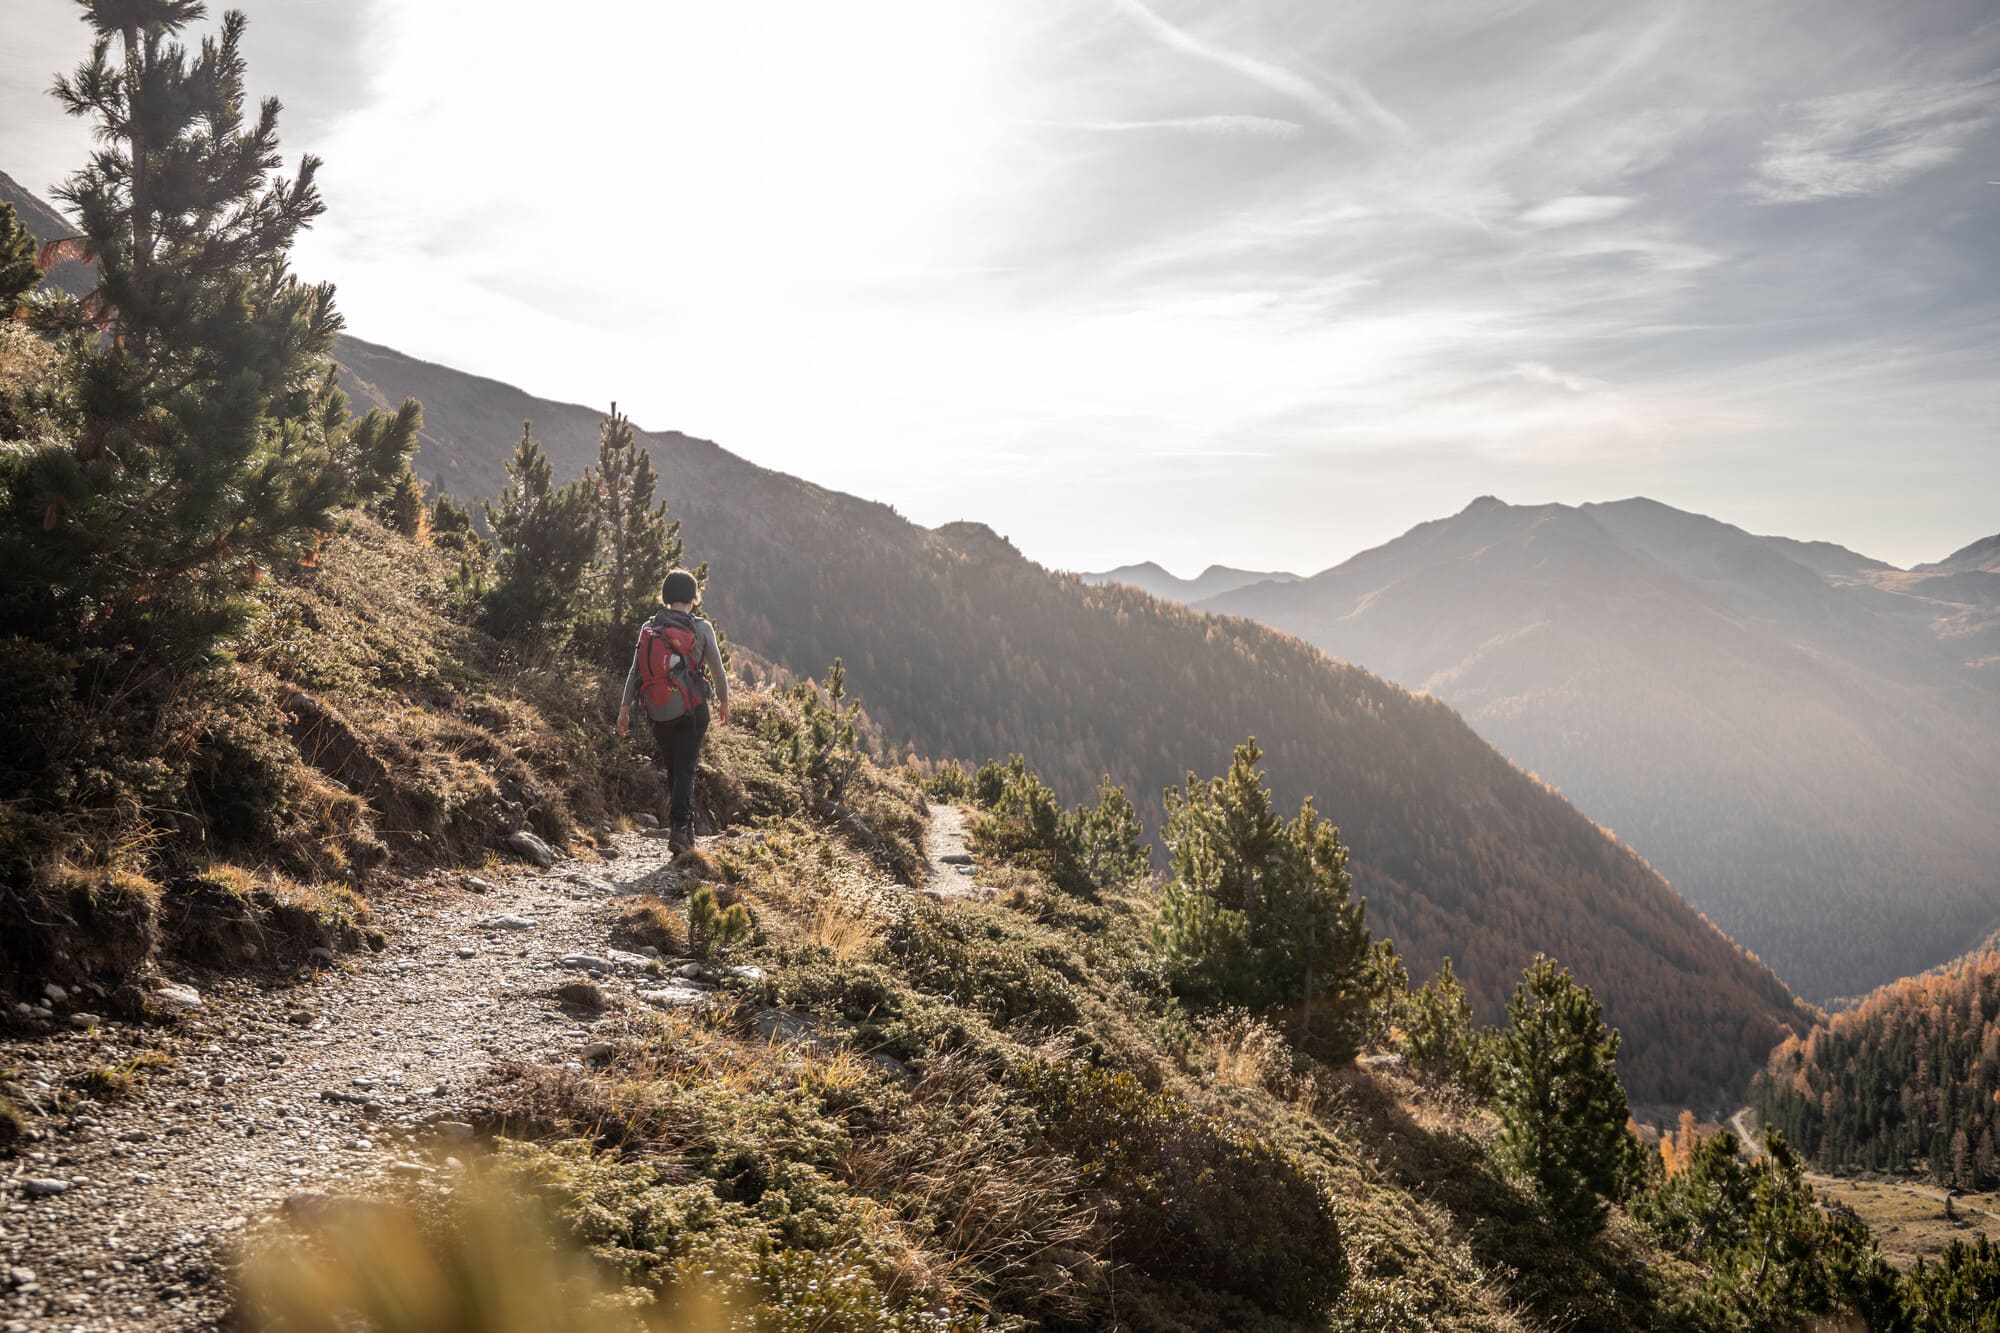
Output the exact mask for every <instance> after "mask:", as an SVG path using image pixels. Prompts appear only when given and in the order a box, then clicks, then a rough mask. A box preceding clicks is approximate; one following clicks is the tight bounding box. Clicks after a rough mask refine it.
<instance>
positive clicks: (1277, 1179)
mask: <svg viewBox="0 0 2000 1333" xmlns="http://www.w3.org/2000/svg"><path fill="white" fill-rule="evenodd" d="M1012 1082H1013V1085H1014V1087H1015V1088H1016V1089H1017V1091H1018V1092H1019V1094H1020V1095H1021V1097H1022V1098H1023V1099H1024V1100H1025V1101H1026V1103H1027V1104H1028V1105H1030V1106H1032V1107H1033V1108H1034V1109H1035V1110H1036V1112H1037V1114H1038V1115H1039V1116H1040V1117H1041V1122H1042V1125H1043V1132H1044V1134H1045V1136H1046V1140H1047V1142H1048V1144H1049V1146H1050V1147H1051V1148H1052V1149H1054V1150H1055V1151H1058V1152H1061V1153H1064V1154H1067V1155H1068V1156H1069V1157H1071V1158H1072V1159H1074V1160H1075V1162H1076V1164H1077V1168H1078V1170H1079V1171H1080V1172H1081V1175H1082V1178H1083V1180H1084V1181H1085V1182H1086V1183H1087V1184H1088V1185H1090V1187H1091V1188H1092V1189H1093V1190H1095V1191H1096V1192H1097V1193H1098V1196H1099V1197H1100V1199H1101V1200H1102V1202H1103V1206H1104V1209H1105V1214H1104V1223H1105V1225H1107V1226H1109V1227H1110V1228H1111V1229H1112V1230H1113V1231H1114V1233H1115V1236H1116V1241H1115V1245H1114V1247H1113V1249H1114V1252H1115V1253H1116V1254H1117V1255H1118V1258H1119V1260H1120V1262H1122V1263H1127V1264H1130V1265H1132V1266H1133V1267H1135V1268H1137V1269H1139V1270H1140V1271H1142V1272H1144V1273H1146V1274H1147V1275H1149V1276H1150V1277H1152V1278H1154V1279H1156V1280H1159V1281H1163V1282H1188V1283H1193V1284H1196V1285H1199V1286H1203V1287H1207V1288H1210V1289H1213V1290H1216V1291H1221V1292H1226V1293H1229V1294H1231V1295H1234V1296H1237V1297H1240V1298H1242V1299H1243V1300H1245V1301H1248V1302H1250V1303H1252V1304H1253V1305H1256V1306H1257V1307H1259V1308H1261V1309H1263V1310H1265V1311H1268V1312H1269V1313H1271V1314H1275V1315H1279V1316H1282V1317H1286V1318H1293V1319H1321V1318H1324V1317H1325V1316H1326V1315H1327V1314H1328V1313H1330V1312H1331V1310H1332V1309H1333V1306H1334V1302H1335V1301H1336V1300H1338V1299H1339V1297H1340V1294H1341V1292H1342V1290H1343V1288H1344V1287H1345V1285H1346V1281H1347V1260H1346V1256H1345V1254H1344V1252H1343V1250H1342V1246H1341V1235H1340V1225H1339V1221H1338V1219H1337V1217H1336V1216H1335V1212H1334V1206H1333V1198H1332V1193H1331V1190H1330V1189H1329V1187H1328V1185H1327V1183H1326V1181H1325V1180H1323V1179H1322V1178H1321V1177H1320V1176H1319V1175H1318V1174H1317V1172H1316V1171H1315V1170H1314V1169H1313V1168H1312V1166H1311V1165H1309V1164H1308V1163H1307V1162H1305V1161H1303V1160H1301V1159H1299V1158H1297V1157H1294V1156H1293V1155H1291V1154H1290V1153H1288V1152H1286V1151H1284V1150H1282V1149H1280V1148H1278V1147H1276V1146H1274V1145H1273V1144H1271V1143H1269V1142H1267V1141H1265V1140H1263V1139H1261V1138H1258V1137H1257V1136H1255V1135H1253V1134H1251V1133H1249V1132H1247V1131H1245V1130H1243V1129H1241V1128H1239V1127H1237V1126H1235V1125H1233V1124H1231V1123H1229V1122H1228V1121H1226V1120H1223V1119H1221V1118H1219V1117H1216V1116H1213V1115H1208V1114H1204V1113H1202V1112H1200V1111H1197V1110H1196V1109H1195V1108H1194V1107H1192V1106H1190V1105H1188V1104H1187V1102H1186V1101H1184V1100H1183V1099H1182V1098H1181V1097H1179V1096H1178V1095H1176V1094H1174V1093H1172V1092H1167V1091H1158V1092H1155V1091H1149V1090H1147V1089H1146V1087H1144V1086H1143V1085H1142V1084H1141V1083H1140V1082H1139V1080H1138V1079H1136V1078H1134V1077H1133V1076H1132V1075H1131V1074H1129V1073H1124V1072H1112V1071H1108V1070H1102V1069H1093V1068H1090V1067H1088V1066H1085V1065H1080V1064H1076V1063H1073V1062H1036V1063H1030V1064H1026V1065H1023V1066H1021V1067H1019V1068H1017V1069H1016V1070H1015V1071H1014V1073H1013V1076H1012Z"/></svg>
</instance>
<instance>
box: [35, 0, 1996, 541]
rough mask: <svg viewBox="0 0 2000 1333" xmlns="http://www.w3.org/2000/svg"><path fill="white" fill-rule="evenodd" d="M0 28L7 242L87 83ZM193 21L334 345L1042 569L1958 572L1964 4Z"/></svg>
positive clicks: (1971, 191) (1968, 79)
mask: <svg viewBox="0 0 2000 1333" xmlns="http://www.w3.org/2000/svg"><path fill="white" fill-rule="evenodd" d="M7 4H8V10H9V14H8V21H7V27H8V42H7V44H6V45H5V46H4V47H0V169H4V170H6V171H8V172H9V173H10V174H12V175H14V176H15V177H16V178H17V179H18V180H20V181H21V182H22V183H23V184H24V185H27V186H28V187H29V188H31V189H36V190H38V191H42V192H44V193H45V194H46V192H47V191H48V190H49V189H50V188H51V187H52V186H53V185H54V184H56V183H57V182H58V181H60V180H61V179H62V178H63V176H65V175H66V174H67V173H68V171H70V170H71V169H73V168H74V166H75V165H76V164H77V163H78V161H79V160H80V159H81V158H82V156H83V154H84V153H85V152H86V151H87V150H88V147H89V139H88V135H87V133H86V132H85V127H83V126H81V125H79V124H77V123H76V122H72V121H69V120H67V119H66V118H65V117H63V116H62V114H61V113H60V111H59V109H58V108H57V107H56V105H55V103H54V102H53V101H52V100H51V99H49V98H48V97H46V96H45V90H46V88H47V87H48V84H49V82H50V80H51V78H52V77H53V75H54V73H55V72H56V71H57V70H59V69H65V68H68V67H70V66H72V65H74V64H75V63H76V62H77V60H79V59H80V58H81V57H82V55H83V53H84V49H85V46H86V45H87V39H86V33H85V29H84V28H83V26H82V24H81V23H80V22H78V21H77V18H76V11H75V9H74V6H73V4H72V3H71V0H7ZM240 7H241V8H242V9H244V10H245V11H246V13H247V14H248V15H249V18H250V30H249V35H248V38H247V54H248V58H249V62H250V70H251V78H252V83H253V86H254V88H255V90H256V91H257V92H259V93H260V94H275V95H277V96H279V97H281V98H282V99H283V101H284V103H285V106H286V111H285V114H284V116H283V117H282V119H281V121H280V129H281V133H282V135H283V139H284V145H285V148H286V151H287V153H288V154H292V155H296V154H297V153H300V152H312V153H316V154H318V155H320V156H321V157H323V158H324V159H325V161H326V166H325V167H324V169H323V172H322V175H321V184H322V189H323V191H324V194H325V196H326V200H327V203H328V206H329V211H328V214H327V216H326V217H325V218H324V219H322V221H321V222H320V224H319V225H318V226H317V227H316V229H315V230H314V231H313V232H312V233H311V234H310V235H309V236H308V237H307V238H306V239H305V240H304V241H303V242H302V243H301V244H300V246H299V247H298V249H297V251H296V253H295V266H296V267H297V268H298V269H299V270H300V271H301V272H302V273H304V274H305V275H307V276H309V277H312V278H315V279H319V278H325V279H331V280H333V281H334V282H336V283H337V284H338V286H339V301H340V306H341V308H342V310H343V311H344V313H345V315H346V317H347V322H348V327H349V330H350V331H351V332H353V333H355V334H356V335H358V336H360V337H363V338H367V339H369V340H372V341H376V342H381V343H386V344H389V345H390V346H393V347H396V348H398V349H399V350H402V351H405V352H408V353H411V354H413V355H417V356H420V357H424V358H426V359H430V360H435V361H440V362H443V363H445V364H448V365H452V366H455V367H459V368H461V369H465V370H469V371H474V372H477V373H480V374H485V375H491V376H494V377H496V378H499V379H502V380H506V381H509V382H511V383H514V384H517V385H519V386H521V387H522V388H525V389H527V390H529V391H530V392H533V393H536V394H539V395H541V396H544V397H550V398H558V399H563V400H567V401H574V402H583V403H590V404H603V403H608V402H610V401H612V400H613V399H615V400H617V401H618V402H619V404H620V405H621V406H622V407H624V408H625V410H627V411H628V412H629V413H630V414H631V415H632V416H633V417H634V418H635V419H636V420H637V421H638V422H639V423H640V424H641V425H642V426H644V427H646V428H649V429H678V430H684V431H686V432H688V433H689V434H693V435H698V436H702V437H705V438H709V439H713V440H716V441H717V442H719V443H721V444H722V445H724V446H725V447H727V448H729V449H731V450H732V451H734V452H736V453H738V454H741V455H744V456H746V457H748V458H751V459H753V460H754V461H756V462H758V463H761V464H764V465H766V466H770V467H775V468H779V469H782V470H785V471H789V472H794V473H797V474H800V475H803V476H806V477H808V478H810V479H812V480H814V481H818V482H821V483H824V484H827V485H832V486H836V487H838V488H840V489H842V490H847V491H852V492H855V493H857V494H861V495H865V496H868V497H870V498H873V499H878V500H883V501H886V502H888V503H890V504H893V505H895V506H896V507H897V508H898V509H899V510H900V511H901V512H902V513H903V514H905V515H907V516H908V517H910V518H913V519H915V520H916V521H918V522H921V523H925V524H937V523H942V522H948V521H951V520H954V519H960V518H974V519H980V520H983V521H985V522H988V523H990V524H991V525H992V526H993V527H995V528H996V529H997V530H999V531H1000V532H1002V533H1003V534H1005V535H1007V536H1009V537H1010V538H1012V539H1013V540H1014V541H1015V542H1016V544H1017V545H1019V546H1020V547H1021V548H1022V549H1023V550H1024V551H1025V552H1026V553H1027V554H1029V555H1030V556H1032V557H1034V558H1036V559H1039V560H1042V561H1043V562H1045V563H1048V564H1050V565H1054V566H1058V567H1065V568H1074V569H1098V568H1106V567H1109V566H1112V565H1117V564H1122V563H1126V562H1128V561H1136V560H1142V559H1154V560H1158V561H1160V562H1161V563H1162V564H1164V565H1166V566H1167V567H1169V568H1170V569H1173V570H1175V571H1177V572H1179V573H1182V574H1191V573H1193V572H1195V571H1196V570H1198V569H1200V568H1201V567H1203V566H1204V565H1206V564H1208V563H1210V562H1221V563H1226V564H1234V565H1239V566H1245V567H1249V568H1259V569H1276V568H1286V569H1293V570H1298V571H1301V572H1310V571H1313V570H1317V569H1320V568H1324V567H1326V566H1328V565H1331V564H1334V563H1336V562H1338V561H1339V560H1341V559H1343V558H1345V557H1346V556H1348V555H1350V554H1352V553H1353V552H1355V551H1357V550H1360V549H1363V548H1366V547H1369V546H1373V545H1376V544H1378V543H1380V542H1382V541H1385V540H1388V539H1389V538H1392V537H1394V536H1395V535H1397V534H1398V533H1401V532H1402V531H1404V530H1406V529H1407V528H1409V527H1411V526H1412V525H1414V524H1416V523H1418V522H1422V521H1424V520H1427V519H1431V518H1436V517H1439V516H1441V515H1443V514H1445V513H1449V512H1453V511H1456V510H1457V509H1459V508H1462V507H1463V506H1464V505H1465V504H1466V503H1467V502H1468V501H1469V500H1471V499H1472V498H1473V497H1475V496H1478V495H1481V494H1495V495H1498V496H1500V497H1501V498H1503V499H1506V500H1509V501H1513V502H1517V503H1540V502H1545V501H1565V502H1581V501H1587V500H1610V499H1618V498H1623V497H1626V496H1630V495H1642V494H1643V495H1648V496H1651V497H1653V498H1655V499H1658V500H1662V501H1665V502H1667V503H1669V504H1674V505H1678V506H1680V507H1682V508H1686V509H1692V510H1696V511H1699V512H1702V513H1707V514H1711V515H1713V516H1715V517H1718V518H1721V519H1724V520H1726V521H1729V522H1733V523H1737V524H1740V525H1742V526H1744V527H1746V528H1749V529H1751V530H1753V531H1759V532H1771V533H1780V534H1784V535H1788V536H1796V537H1801V538H1812V539H1822V540H1830V541H1836V542H1840V543H1842V544H1844V545H1847V546H1850V547H1853V548H1855V549H1857V550H1861V551H1864V552H1866V553H1868V554H1870V555H1873V556H1876V557H1878V558H1881V559H1885V560H1889V561H1892V562H1894V563H1897V564H1910V563H1914V562H1917V561H1922V560H1930V559H1936V558H1939V557H1941V556H1943V555H1945V554H1946V553H1948V552H1949V551H1951V550H1953V549H1956V548H1957V547H1959V546H1962V545H1964V544H1966V543H1967V542H1970V541H1972V540H1974V539H1976V538H1978V537H1982V536H1985V535H1988V534H1991V533H1994V532H1996V531H2000V184H1995V182H2000V6H1995V5H1993V4H1992V3H1991V2H1990V0H1901V2H1900V3H1897V4H1893V5H1892V4H1883V3H1880V2H1879V0H1759V2H1758V3H1756V4H1744V3H1742V2H1741V0H1729V2H1728V3H1723V2H1721V0H1682V2H1678V3H1661V2H1658V0H1632V2H1630V3H1625V4H1617V5H1607V4H1603V3H1601V0H1544V2H1542V3H1529V2H1525V0H1423V2H1422V3H1412V4H1405V3H1390V0H1374V2H1373V3H1352V2H1349V3H1337V2H1334V0H1291V2H1289V3H1273V2H1269V0H1231V2H1230V3H1226V4H1224V3H1202V4H1197V3H1192V2H1190V0H1004V3H1003V2H1001V0H979V2H975V0H850V3H846V4H841V5H833V4H828V3H825V0H732V2H731V3H729V4H714V3H699V4H697V3H686V2H684V0H568V2H567V3H565V4H563V5H561V6H549V5H547V4H543V3H536V4H528V3H518V2H517V0H394V2H393V3H391V2H390V0H242V3H241V4H240ZM668 481H669V484H671V478H669V479H668Z"/></svg>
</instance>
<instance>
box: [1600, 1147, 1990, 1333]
mask: <svg viewBox="0 0 2000 1333" xmlns="http://www.w3.org/2000/svg"><path fill="white" fill-rule="evenodd" d="M1764 1150H1765V1151H1764V1155H1763V1156H1762V1157H1761V1158H1759V1159H1757V1160H1755V1161H1746V1160H1744V1158H1743V1157H1742V1156H1741V1155H1740V1154H1739V1152H1738V1144H1737V1140H1736V1136H1735V1135H1734V1134H1731V1133H1729V1132H1728V1131H1726V1130H1725V1131H1723V1132H1721V1133H1718V1134H1716V1135H1714V1136H1713V1137H1711V1138H1709V1139H1707V1140H1704V1141H1703V1142H1702V1143H1701V1144H1700V1145H1699V1146H1698V1147H1696V1148H1695V1149H1694V1150H1693V1151H1692V1152H1691V1153H1690V1154H1689V1155H1688V1159H1687V1162H1686V1164H1685V1165H1684V1166H1683V1167H1682V1168H1681V1169H1680V1170H1678V1171H1676V1172H1675V1173H1674V1174H1673V1175H1672V1176H1671V1177H1669V1178H1668V1179H1667V1180H1665V1181H1664V1182H1663V1183H1662V1184H1660V1185H1659V1186H1658V1187H1657V1188H1656V1189H1654V1190H1653V1191H1652V1192H1651V1193H1650V1194H1649V1195H1646V1196H1644V1197H1642V1198H1640V1199H1639V1200H1638V1202H1637V1203H1636V1205H1635V1207H1634V1211H1635V1212H1636V1213H1637V1214H1638V1215H1639V1217H1640V1218H1641V1219H1642V1220H1643V1221H1645V1222H1646V1223H1647V1224H1648V1225H1649V1226H1651V1227H1652V1229H1653V1231H1654V1233H1655V1234H1656V1235H1658V1236H1659V1238H1660V1240H1661V1242H1662V1243H1663V1244H1664V1245H1665V1246H1666V1247H1667V1248H1668V1249H1670V1250H1674V1251H1678V1252H1679V1253H1680V1254H1682V1255H1683V1256H1685V1257H1686V1258H1688V1259H1690V1260H1693V1261H1695V1262H1698V1263H1699V1264H1700V1265H1701V1280H1700V1282H1699V1284H1698V1285H1697V1286H1695V1287H1694V1288H1693V1289H1692V1290H1688V1291H1683V1292H1680V1293H1677V1296H1676V1301H1677V1305H1678V1309H1676V1310H1675V1311H1673V1313H1676V1314H1678V1315H1680V1316H1681V1317H1682V1318H1683V1319H1684V1320H1685V1321H1686V1322H1687V1323H1689V1324H1695V1325H1698V1326H1702V1327H1713V1328H1727V1329H1738V1328H1778V1327H1794V1326H1799V1327H1802V1326H1805V1325H1806V1324H1808V1323H1810V1322H1812V1317H1813V1316H1827V1315H1835V1314H1843V1313H1845V1314H1856V1315H1860V1316H1862V1317H1863V1318H1864V1319H1865V1320H1866V1321H1867V1323H1868V1326H1869V1327H1871V1328H1886V1327H1909V1326H1910V1325H1906V1324H1904V1323H1903V1322H1902V1321H1901V1319H1900V1318H1898V1319H1895V1320H1894V1321H1893V1322H1892V1321H1891V1320H1889V1319H1885V1318H1884V1316H1885V1315H1888V1314H1892V1313H1900V1312H1898V1311H1896V1310H1895V1306H1896V1305H1897V1304H1898V1299H1897V1292H1896V1278H1895V1274H1894V1271H1893V1270H1892V1269H1891V1268H1890V1267H1889V1265H1888V1264H1887V1263H1886V1262H1885V1261H1884V1260H1883V1259H1882V1257H1881V1255H1880V1254H1879V1253H1877V1251H1876V1248H1875V1241H1874V1238H1873V1237H1871V1236H1870V1235H1869V1234H1868V1229H1867V1228H1866V1227H1865V1226H1863V1225H1862V1224H1861V1223H1860V1221H1859V1220H1858V1219H1857V1218H1855V1217H1854V1215H1853V1214H1852V1213H1851V1212H1848V1211H1847V1210H1844V1209H1828V1210H1823V1209H1821V1208H1820V1207H1819V1205H1818V1201H1817V1200H1816V1199H1815V1198H1814V1196H1813V1190H1812V1186H1811V1185H1809V1184H1807V1183H1806V1180H1805V1169H1804V1165H1803V1163H1801V1162H1800V1160H1799V1158H1798V1155H1797V1154H1795V1153H1794V1152H1792V1150H1791V1148H1790V1147H1789V1146H1788V1145H1787V1144H1786V1143H1785V1140H1784V1136H1783V1135H1782V1134H1780V1133H1778V1131H1777V1130H1776V1129H1769V1130H1767V1131H1766V1133H1765V1139H1764ZM1917 1285H1919V1284H1918V1283H1916V1282H1913V1284H1912V1287H1913V1289H1914V1288H1915V1287H1916V1286H1917ZM1971 1326H1972V1325H1969V1324H1957V1323H1948V1324H1939V1325H1937V1327H1938V1328H1940V1329H1943V1328H1960V1327H1971ZM1915 1327H1918V1328H1923V1327H1926V1326H1925V1325H1923V1324H1921V1323H1918V1324H1917V1325H1915Z"/></svg>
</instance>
